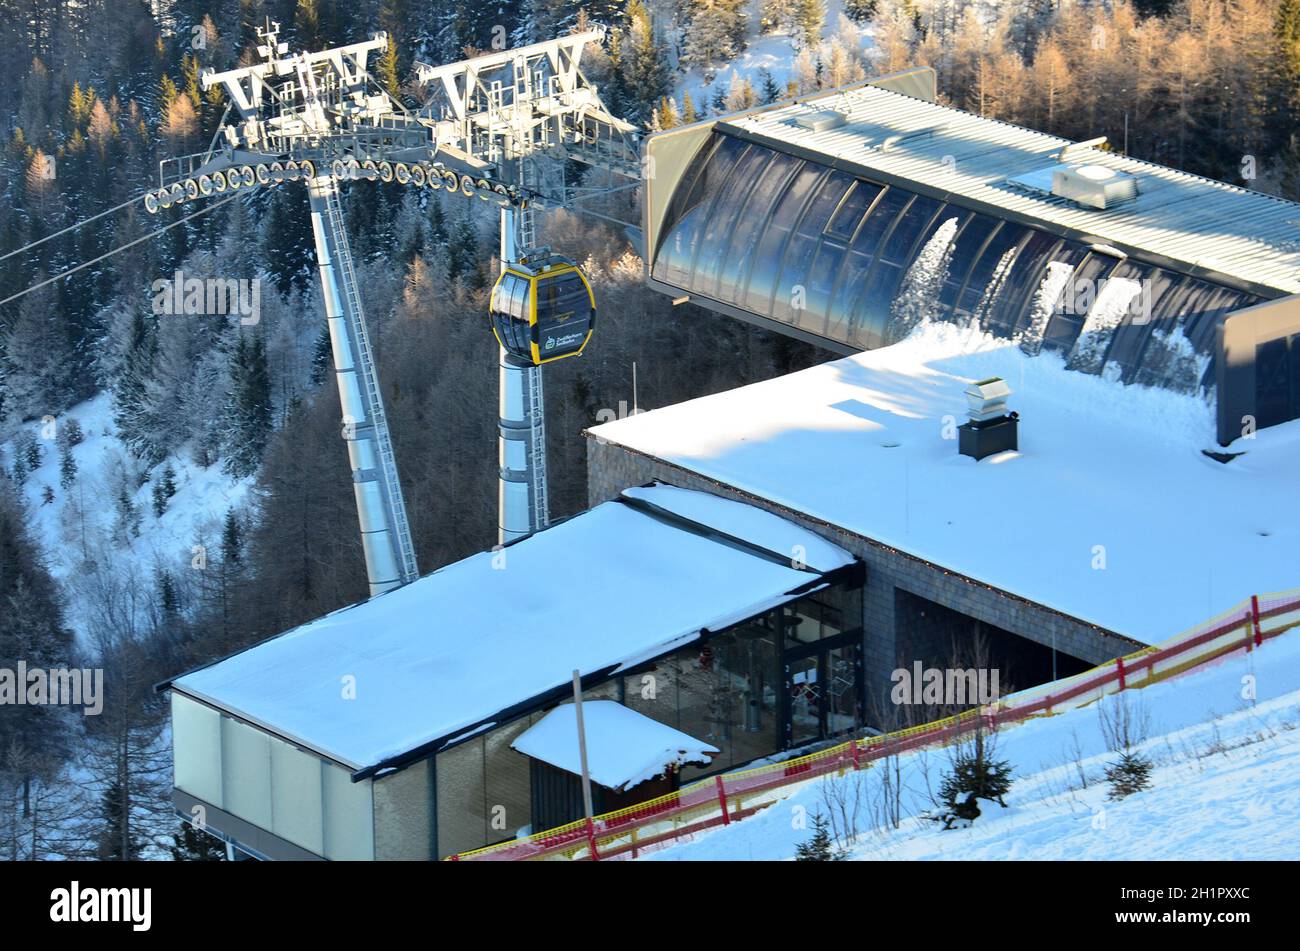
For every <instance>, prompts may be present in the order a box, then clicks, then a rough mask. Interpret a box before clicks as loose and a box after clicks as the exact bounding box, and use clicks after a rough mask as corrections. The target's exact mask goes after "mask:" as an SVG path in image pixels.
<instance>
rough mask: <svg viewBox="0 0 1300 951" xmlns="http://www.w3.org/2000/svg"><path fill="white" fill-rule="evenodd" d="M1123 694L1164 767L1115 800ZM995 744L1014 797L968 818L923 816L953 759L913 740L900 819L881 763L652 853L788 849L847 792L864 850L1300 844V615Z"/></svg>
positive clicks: (947, 853) (985, 851)
mask: <svg viewBox="0 0 1300 951" xmlns="http://www.w3.org/2000/svg"><path fill="white" fill-rule="evenodd" d="M1252 690H1253V691H1254V695H1255V699H1253V700H1252V699H1248V698H1249V697H1250V695H1251V692H1252ZM1121 704H1127V709H1128V711H1129V712H1130V714H1132V716H1133V719H1134V720H1135V721H1137V722H1138V723H1139V725H1140V724H1141V723H1142V722H1143V721H1145V724H1146V727H1145V730H1142V731H1140V732H1141V733H1144V734H1145V739H1144V740H1141V741H1140V742H1137V743H1136V744H1135V746H1134V749H1135V750H1136V751H1137V752H1138V753H1139V754H1141V755H1142V756H1145V757H1146V758H1147V759H1149V760H1150V761H1151V763H1152V766H1153V768H1152V770H1151V772H1150V774H1149V779H1150V786H1149V788H1147V789H1144V790H1142V791H1139V792H1135V793H1132V794H1130V795H1128V796H1126V797H1123V798H1120V799H1117V800H1112V799H1110V798H1108V797H1109V796H1110V793H1111V787H1110V786H1109V784H1108V783H1107V780H1106V777H1105V772H1106V768H1107V767H1108V766H1110V765H1111V764H1113V763H1115V762H1116V761H1117V760H1118V758H1119V757H1118V755H1117V754H1116V753H1115V752H1112V751H1111V750H1110V749H1108V744H1107V743H1106V741H1105V740H1104V738H1103V736H1104V730H1103V724H1102V711H1105V712H1107V713H1113V712H1115V711H1116V710H1117V709H1119V708H1120V705H1121ZM994 756H995V758H997V759H1002V760H1005V761H1006V762H1007V763H1008V764H1009V765H1010V767H1011V769H1012V773H1013V782H1012V786H1011V790H1010V792H1009V794H1008V795H1007V796H1006V804H1007V805H1006V808H1002V807H1000V806H998V805H996V804H994V803H989V802H985V801H980V803H979V805H980V808H981V810H982V814H981V815H980V816H979V817H978V818H977V819H975V821H974V822H973V823H972V824H970V826H969V827H966V828H953V829H950V830H944V829H943V827H942V824H941V823H939V822H936V821H934V820H932V819H928V818H923V816H924V815H925V814H926V813H929V812H933V811H934V810H935V803H934V800H933V798H932V797H933V793H934V791H937V789H938V787H939V783H940V782H941V780H942V777H943V775H944V774H945V773H946V772H947V771H948V770H949V768H950V761H949V758H948V755H947V754H946V753H945V752H944V751H943V750H928V751H917V752H914V753H911V754H908V755H905V756H903V757H901V758H900V766H901V773H900V775H901V783H900V788H901V789H902V796H901V799H900V805H901V815H902V820H901V822H900V823H899V824H898V827H897V828H893V826H892V823H890V822H888V821H881V817H882V815H883V814H884V811H885V810H884V807H885V803H886V800H887V797H886V796H885V795H884V794H883V792H882V779H883V774H884V772H885V770H884V768H883V767H882V766H880V765H877V766H874V767H873V768H871V769H867V770H864V771H862V772H860V773H850V774H849V775H848V777H847V778H846V779H838V778H835V777H828V778H826V779H821V780H814V781H810V782H808V783H804V784H802V785H800V786H796V787H792V791H791V794H790V795H789V797H788V798H786V799H784V800H782V801H779V802H777V803H775V804H774V805H772V806H770V807H769V808H767V809H765V810H763V811H762V812H759V813H757V814H756V815H754V816H752V817H750V818H748V819H745V820H744V821H742V822H739V823H736V824H734V825H731V826H728V827H725V828H722V829H719V830H716V831H712V832H708V833H705V834H703V835H702V836H700V837H697V838H696V839H694V840H692V841H690V842H686V843H684V844H680V845H677V846H675V847H673V848H669V849H666V850H664V851H662V852H658V853H655V854H653V855H650V856H647V858H651V859H654V860H658V861H693V860H719V859H728V860H734V859H757V860H783V859H789V858H792V857H794V855H795V852H796V847H797V846H798V845H799V844H800V843H802V842H806V841H807V840H808V839H809V838H810V836H811V835H812V829H813V817H814V816H816V815H817V814H819V813H820V814H822V815H823V816H827V817H828V816H830V815H831V813H832V811H833V810H835V811H838V808H839V807H838V806H835V805H832V804H833V803H835V802H836V801H838V800H846V801H847V802H849V803H850V804H853V803H855V802H856V803H857V808H858V820H857V828H858V834H857V836H856V837H851V838H850V837H845V836H841V837H840V838H841V841H842V843H843V846H844V847H845V848H847V850H848V857H849V858H851V859H856V860H880V859H962V860H969V859H1028V860H1032V859H1143V860H1160V859H1206V860H1224V859H1264V860H1269V859H1292V860H1294V859H1296V858H1300V630H1293V631H1291V632H1288V633H1286V634H1283V635H1282V636H1281V637H1279V638H1277V639H1275V640H1272V641H1269V642H1266V643H1265V644H1264V645H1263V646H1262V647H1261V648H1260V649H1258V650H1256V651H1254V652H1253V653H1251V654H1236V655H1233V656H1232V657H1230V658H1228V659H1226V660H1224V661H1221V662H1219V663H1218V664H1217V665H1215V666H1211V667H1209V668H1207V669H1205V670H1202V671H1198V672H1195V673H1192V674H1188V675H1185V676H1183V677H1181V678H1179V679H1175V680H1171V681H1166V682H1164V683H1162V684H1157V685H1155V686H1151V687H1147V688H1144V689H1140V690H1130V691H1127V692H1126V693H1123V694H1118V695H1113V696H1110V697H1107V698H1106V699H1105V701H1104V702H1103V703H1102V704H1100V705H1098V704H1094V705H1092V706H1089V707H1083V708H1080V709H1077V710H1072V711H1070V712H1068V713H1064V714H1061V715H1058V716H1054V717H1047V718H1041V719H1035V720H1031V721H1028V722H1027V723H1025V724H1023V725H1020V726H1015V727H1011V728H1008V729H1004V730H1003V731H1001V732H1000V733H999V734H998V735H997V739H996V749H995V752H994ZM846 794H847V795H846ZM840 826H841V828H842V827H843V823H842V821H841V823H840Z"/></svg>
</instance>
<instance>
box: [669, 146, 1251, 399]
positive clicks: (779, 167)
mask: <svg viewBox="0 0 1300 951" xmlns="http://www.w3.org/2000/svg"><path fill="white" fill-rule="evenodd" d="M659 233H660V235H661V239H660V242H659V245H658V247H657V248H656V249H655V251H654V259H653V264H652V268H651V275H652V276H653V277H654V278H655V279H656V280H658V281H661V282H663V283H665V284H669V285H672V286H673V287H677V288H680V289H682V290H684V291H686V292H688V293H689V294H691V295H692V296H693V297H698V298H703V299H706V300H711V301H715V302H720V303H723V304H728V305H731V306H733V307H736V308H740V309H741V310H744V311H747V312H749V313H752V314H756V315H758V316H760V317H765V318H768V319H770V320H773V321H777V322H778V323H781V324H786V325H789V326H792V327H797V328H799V329H800V330H802V331H805V332H807V333H811V334H813V335H816V336H819V337H823V338H825V339H827V340H830V341H834V342H835V343H838V344H842V345H845V346H848V347H850V348H853V349H857V350H867V349H872V348H875V347H880V346H884V345H886V344H889V343H892V342H894V341H896V340H899V339H902V338H903V337H905V336H906V335H907V334H908V333H909V332H910V331H911V329H912V328H913V327H914V326H915V325H916V324H917V323H918V322H919V321H921V320H923V319H927V318H928V319H940V320H949V321H953V322H966V321H970V320H974V321H978V323H979V324H980V326H981V327H982V328H984V329H985V330H987V331H989V332H991V333H995V334H998V335H1001V336H1005V337H1007V338H1009V339H1013V340H1015V341H1017V342H1018V343H1019V345H1020V346H1021V347H1022V348H1023V349H1024V350H1025V351H1026V352H1029V353H1037V352H1039V351H1041V350H1042V349H1050V350H1055V351H1059V352H1060V353H1062V354H1063V355H1064V356H1065V359H1066V361H1067V365H1068V366H1069V367H1071V368H1072V369H1077V370H1080V371H1083V372H1088V373H1097V374H1103V375H1105V376H1107V377H1108V378H1112V379H1117V380H1122V381H1123V382H1126V383H1128V382H1136V383H1144V384H1148V385H1158V386H1164V387H1168V388H1170V389H1176V390H1180V391H1185V392H1195V391H1196V390H1197V389H1198V388H1199V387H1201V386H1206V387H1209V386H1213V384H1214V371H1213V367H1212V363H1213V354H1214V349H1215V328H1216V326H1217V324H1218V322H1219V320H1220V319H1221V318H1222V317H1223V316H1225V315H1226V314H1228V313H1230V312H1231V311H1233V310H1236V309H1238V308H1240V307H1245V306H1248V305H1249V304H1253V303H1256V302H1258V301H1259V299H1260V298H1258V297H1256V296H1254V295H1251V294H1249V293H1246V292H1244V291H1240V290H1236V289H1233V288H1228V287H1223V286H1220V285H1217V284H1213V283H1210V282H1207V281H1205V280H1202V279H1199V278H1194V277H1191V276H1189V275H1185V274H1180V273H1178V272H1176V271H1173V270H1170V269H1168V268H1163V267H1158V266H1156V265H1153V264H1146V263H1143V262H1141V261H1139V260H1137V259H1135V258H1133V257H1125V256H1124V255H1123V254H1122V253H1121V252H1118V251H1115V250H1113V249H1110V248H1103V247H1098V246H1088V245H1085V244H1082V243H1079V242H1076V241H1072V240H1069V239H1065V238H1061V237H1058V236H1056V235H1053V234H1051V233H1049V232H1047V231H1044V230H1040V229H1037V228H1033V227H1029V226H1027V225H1022V224H1018V223H1015V222H1012V221H1007V220H1003V219H999V218H996V217H994V216H991V215H987V214H984V213H982V212H977V211H973V210H971V209H969V208H965V207H962V206H961V205H958V204H955V203H948V202H945V201H942V200H940V199H937V198H932V197H929V196H927V195H921V194H917V193H914V192H911V191H908V190H906V189H903V188H899V187H897V186H890V185H885V184H880V183H877V182H872V181H869V180H867V179H865V178H863V177H861V176H858V175H855V174H851V173H849V172H846V171H844V170H841V169H835V168H831V167H829V166H827V165H823V164H820V163H817V162H813V161H809V160H807V159H803V158H799V157H797V156H794V155H791V154H787V153H784V152H780V151H777V150H775V149H772V148H769V147H768V146H766V145H762V144H759V143H754V142H749V141H746V140H744V139H741V138H738V137H736V136H732V135H727V134H724V133H720V132H714V134H713V136H712V138H711V139H710V140H709V141H708V142H707V143H706V144H705V145H704V146H703V147H702V148H701V149H700V151H699V152H698V153H697V155H696V156H695V158H694V160H693V161H692V163H691V166H690V167H689V168H688V169H687V170H686V172H685V174H684V175H683V176H682V177H681V179H680V181H679V183H678V186H677V189H676V191H675V193H674V195H673V197H672V199H671V201H670V203H669V206H668V210H667V214H666V216H665V220H664V226H663V228H662V229H661V231H660V232H659Z"/></svg>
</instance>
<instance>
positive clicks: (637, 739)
mask: <svg viewBox="0 0 1300 951" xmlns="http://www.w3.org/2000/svg"><path fill="white" fill-rule="evenodd" d="M582 723H583V729H584V732H585V733H586V736H587V771H588V773H589V774H590V775H591V781H592V782H594V783H599V784H600V785H601V786H604V787H605V788H606V789H618V790H621V789H625V788H629V787H631V786H635V785H636V784H637V783H642V782H645V781H646V780H647V779H654V778H655V777H656V776H662V775H663V773H664V771H665V770H666V769H667V768H668V767H670V766H680V765H682V764H683V763H702V764H705V765H707V764H708V763H709V758H710V756H711V755H713V754H716V753H718V752H719V750H718V748H717V747H716V746H712V745H710V744H708V743H705V742H704V741H703V740H697V739H695V737H693V736H688V735H687V734H685V733H683V732H681V731H680V730H674V729H673V728H672V727H670V726H665V725H664V724H662V723H659V722H658V721H657V720H651V719H650V718H649V717H647V716H643V715H642V714H640V713H637V712H636V711H635V710H632V709H629V708H628V707H625V706H623V705H622V704H621V703H615V702H614V701H613V700H589V701H587V702H585V703H583V705H582ZM510 745H511V746H512V747H513V748H514V749H516V750H518V751H519V752H520V753H523V754H524V755H525V756H531V757H532V758H533V759H538V760H541V761H542V762H544V763H550V764H551V765H552V766H556V767H558V768H560V769H562V770H565V771H566V772H570V773H574V774H575V775H578V776H581V775H582V760H581V755H580V754H579V752H578V723H577V717H576V716H575V711H574V706H573V704H571V703H566V704H564V705H563V706H560V707H556V708H555V709H554V710H552V711H551V712H550V713H548V714H546V716H544V717H542V719H540V720H538V721H537V722H536V723H534V724H533V725H532V726H531V727H529V728H528V729H527V730H525V731H524V732H523V733H521V734H520V735H519V737H518V739H516V740H515V741H514V742H513V743H511V744H510Z"/></svg>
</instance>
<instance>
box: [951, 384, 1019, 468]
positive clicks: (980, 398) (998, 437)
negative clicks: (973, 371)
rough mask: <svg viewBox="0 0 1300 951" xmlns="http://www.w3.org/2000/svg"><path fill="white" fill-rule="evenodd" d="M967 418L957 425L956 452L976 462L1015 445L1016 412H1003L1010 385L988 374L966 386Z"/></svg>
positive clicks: (1016, 444) (1017, 442) (1017, 420)
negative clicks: (984, 378) (986, 376)
mask: <svg viewBox="0 0 1300 951" xmlns="http://www.w3.org/2000/svg"><path fill="white" fill-rule="evenodd" d="M965 392H966V403H967V406H968V408H969V412H970V421H969V422H967V423H963V424H962V425H960V426H958V427H957V451H958V452H960V453H961V454H962V455H963V456H970V457H971V458H972V459H974V460H976V461H977V462H978V461H979V460H980V459H983V458H984V457H985V456H991V455H993V454H994V453H998V452H1006V451H1007V450H1015V449H1018V448H1019V441H1018V429H1019V422H1020V415H1019V414H1018V413H1008V412H1007V397H1008V396H1010V395H1011V387H1009V386H1007V383H1006V381H1005V380H1003V379H1002V377H1000V376H991V377H989V378H988V379H987V380H979V381H977V382H975V383H972V384H971V385H970V386H968V387H966V391H965Z"/></svg>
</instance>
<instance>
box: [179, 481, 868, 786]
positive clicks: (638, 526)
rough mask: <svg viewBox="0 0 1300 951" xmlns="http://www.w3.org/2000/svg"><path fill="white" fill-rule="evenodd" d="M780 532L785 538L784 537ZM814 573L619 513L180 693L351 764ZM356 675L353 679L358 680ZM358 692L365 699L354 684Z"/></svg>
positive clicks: (676, 637)
mask: <svg viewBox="0 0 1300 951" xmlns="http://www.w3.org/2000/svg"><path fill="white" fill-rule="evenodd" d="M637 496H638V497H639V498H641V499H643V500H646V501H649V502H652V503H654V504H657V505H658V504H660V503H662V505H661V507H663V508H669V509H674V510H677V511H681V512H689V513H691V514H692V515H694V516H698V517H699V518H700V520H701V521H703V522H704V523H705V524H710V525H720V526H725V527H726V529H727V531H728V532H729V533H731V534H741V535H746V536H747V535H748V534H749V533H751V532H752V533H753V534H754V538H751V539H748V540H750V541H753V542H755V543H756V544H760V545H773V544H779V545H780V546H782V547H781V549H780V550H788V549H789V547H790V546H793V545H802V546H803V547H804V549H805V550H806V551H807V552H810V553H812V554H811V555H810V556H809V558H815V559H816V560H815V561H807V559H805V561H806V562H807V563H808V564H815V565H817V566H818V567H822V566H824V570H827V569H831V568H836V567H839V566H840V565H843V564H848V563H850V562H851V561H852V558H851V557H850V556H849V555H847V554H845V553H844V552H843V551H840V550H839V549H837V548H835V547H834V546H832V545H829V544H827V543H826V542H823V541H822V540H821V539H820V538H818V537H817V536H816V535H813V534H812V533H811V532H808V531H805V530H804V529H802V528H799V527H797V526H795V525H791V524H788V523H783V522H782V520H780V519H776V520H775V521H772V520H771V519H772V517H771V516H766V515H762V513H759V515H762V517H758V515H755V516H752V517H751V516H749V515H747V514H746V513H745V512H744V511H743V510H744V509H745V508H746V506H743V505H740V504H739V503H735V502H730V501H726V500H723V499H719V498H716V497H713V496H708V495H706V494H704V493H697V492H688V491H686V490H677V489H672V488H671V487H668V486H656V487H653V488H650V489H645V490H638V492H637ZM783 526H784V527H783ZM815 580H816V579H815V575H810V574H809V573H808V572H807V571H800V570H796V569H795V568H794V567H791V566H787V565H783V564H778V563H774V562H773V561H772V560H769V559H765V558H762V557H759V556H757V555H755V554H751V553H749V552H746V551H744V550H741V549H740V548H737V547H735V546H733V545H728V544H725V543H722V542H719V541H717V540H715V539H713V538H710V537H706V536H703V535H700V534H694V533H691V532H688V531H684V530H683V529H681V528H678V527H674V526H673V525H670V524H668V523H666V522H665V521H663V520H661V519H658V518H655V517H652V516H651V515H648V514H645V513H643V512H639V511H636V510H635V509H634V508H633V507H632V506H631V505H629V504H624V503H620V502H607V503H605V504H603V505H599V506H597V507H596V508H594V509H592V510H591V511H589V512H585V513H583V514H582V515H579V516H576V517H575V518H572V519H569V520H568V521H566V522H562V523H560V524H558V525H556V526H554V527H552V528H550V529H548V530H547V531H545V532H542V533H540V534H538V535H534V536H533V537H531V538H528V539H526V540H524V541H522V542H519V543H517V544H515V545H512V546H510V547H509V548H506V549H504V550H502V551H498V552H485V553H482V554H478V555H474V556H472V557H470V558H466V559H465V560H463V561H459V562H457V563H455V564H453V565H448V566H447V567H446V568H443V569H441V570H440V571H437V572H434V573H433V574H431V575H427V576H425V577H424V578H421V579H420V580H418V581H415V582H413V583H411V584H409V585H407V586H405V587H403V588H398V589H396V590H394V591H391V592H389V593H387V594H384V595H381V596H379V597H376V598H372V599H371V600H369V601H366V602H363V603H361V604H358V605H354V606H352V607H349V608H345V609H343V610H341V611H336V612H334V613H333V614H330V615H327V616H325V617H323V618H320V619H319V620H316V621H313V622H311V623H309V624H305V625H303V626H301V627H299V628H296V629H295V630H292V631H290V632H288V633H287V634H282V635H280V636H279V637H276V638H273V639H271V640H269V641H266V642H264V643H262V644H260V645H258V646H256V647H253V648H251V649H249V650H247V651H244V652H243V653H241V654H237V655H235V656H234V657H231V658H228V659H227V660H224V661H222V662H220V663H217V664H214V665H213V666H210V667H207V668H204V669H202V670H198V671H195V672H192V673H189V674H186V675H185V676H183V677H180V678H178V679H177V680H176V681H175V683H174V686H175V687H176V688H177V689H179V690H181V691H183V692H184V693H187V694H190V695H192V696H194V697H196V698H198V699H200V700H205V701H207V702H209V703H211V704H213V705H214V706H217V707H219V708H221V709H224V710H227V711H229V712H231V713H233V714H235V715H237V716H240V717H242V718H244V719H246V720H248V721H250V722H252V723H255V724H259V725H261V726H263V727H264V728H266V729H268V730H270V731H272V732H274V733H277V734H279V735H281V736H283V737H285V738H286V739H289V740H293V741H295V742H297V743H299V744H300V745H303V746H305V747H307V748H309V749H312V750H315V751H316V752H318V753H320V754H322V755H325V756H327V757H330V758H332V759H335V760H337V761H338V762H340V763H343V764H345V765H348V766H350V767H352V768H363V767H366V766H373V765H376V764H378V763H380V762H383V761H385V760H388V759H390V758H393V757H396V756H400V755H401V754H403V753H407V752H409V751H411V750H413V749H415V748H417V747H420V746H423V745H425V744H428V743H433V742H434V741H441V740H443V739H444V738H447V737H452V736H455V735H458V734H466V733H467V731H471V730H473V729H474V728H475V727H478V726H480V725H481V724H482V723H483V722H484V721H488V720H494V719H496V717H497V715H498V714H499V713H501V712H502V711H504V710H506V709H507V708H509V707H511V706H513V705H515V704H518V703H521V702H523V701H526V700H530V699H532V698H534V697H536V696H538V695H540V694H544V693H546V692H548V691H551V690H558V689H562V688H563V686H564V685H565V684H567V683H568V682H569V681H570V680H571V677H572V672H573V670H574V669H575V668H577V669H579V670H581V671H582V673H583V674H584V675H587V674H591V673H594V672H596V671H600V670H604V669H607V668H611V667H617V666H619V665H622V666H624V667H626V666H630V665H633V664H636V663H640V662H641V661H643V660H648V659H650V658H652V657H657V656H659V655H660V654H662V653H665V652H666V651H669V650H672V649H673V648H675V647H677V646H679V645H681V644H685V643H688V642H690V641H692V640H694V639H695V638H696V637H698V636H699V633H700V630H701V629H702V628H709V629H712V630H718V629H720V628H722V627H726V626H728V625H730V624H733V623H736V622H738V621H741V620H744V619H745V618H747V617H751V616H753V615H754V614H758V613H760V612H761V611H763V610H766V609H767V608H770V607H772V606H773V605H776V604H779V603H781V602H783V601H786V600H788V599H789V597H790V595H789V592H791V591H792V590H794V589H797V588H799V587H801V586H803V585H806V584H807V583H808V582H809V581H815ZM348 678H352V679H350V680H349V679H348ZM352 683H354V684H355V694H356V695H355V699H350V700H349V699H346V698H345V696H346V692H345V690H344V687H345V686H346V685H347V684H352Z"/></svg>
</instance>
